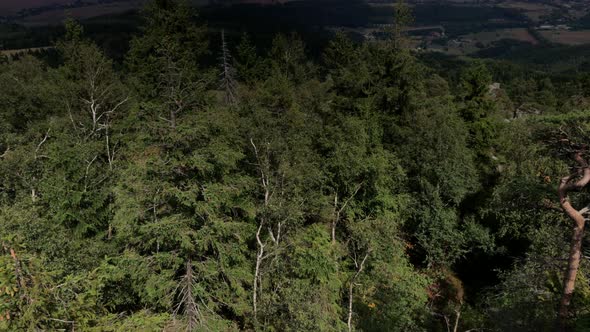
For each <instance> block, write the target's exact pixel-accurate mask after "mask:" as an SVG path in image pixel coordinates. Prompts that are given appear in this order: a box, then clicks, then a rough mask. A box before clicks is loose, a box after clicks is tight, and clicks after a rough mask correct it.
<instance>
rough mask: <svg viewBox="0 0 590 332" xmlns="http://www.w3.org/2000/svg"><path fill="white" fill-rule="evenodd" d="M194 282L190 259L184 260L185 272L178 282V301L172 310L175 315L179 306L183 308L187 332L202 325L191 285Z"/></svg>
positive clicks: (195, 329)
mask: <svg viewBox="0 0 590 332" xmlns="http://www.w3.org/2000/svg"><path fill="white" fill-rule="evenodd" d="M196 282H197V281H196V277H195V275H194V270H193V264H192V261H191V260H190V259H188V260H187V262H186V272H185V274H184V276H183V277H182V280H181V281H180V284H179V287H180V292H179V295H180V301H179V302H178V305H177V306H176V309H175V310H174V315H177V314H178V312H179V311H180V310H181V308H182V309H183V310H184V315H185V316H186V320H187V324H186V331H188V332H192V331H198V330H199V329H198V328H199V327H201V326H202V325H203V324H202V323H203V322H202V318H203V317H202V315H201V311H200V310H199V306H198V305H197V301H196V300H195V295H194V294H193V286H194V285H195V284H196Z"/></svg>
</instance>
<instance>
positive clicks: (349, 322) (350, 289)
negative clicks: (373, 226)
mask: <svg viewBox="0 0 590 332" xmlns="http://www.w3.org/2000/svg"><path fill="white" fill-rule="evenodd" d="M370 254H371V251H370V250H369V251H367V253H366V254H365V257H363V260H362V261H361V262H360V264H359V262H358V261H357V259H356V258H354V265H355V266H356V269H357V270H356V273H355V274H354V276H353V277H352V278H351V279H350V282H349V284H348V319H347V325H348V331H349V332H350V331H352V313H353V310H352V303H353V299H354V284H355V282H356V280H357V278H358V276H359V275H360V274H361V272H363V269H364V268H365V262H366V261H367V258H369V255H370Z"/></svg>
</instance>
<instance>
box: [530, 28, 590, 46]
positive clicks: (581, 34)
mask: <svg viewBox="0 0 590 332" xmlns="http://www.w3.org/2000/svg"><path fill="white" fill-rule="evenodd" d="M540 33H541V35H542V36H543V37H545V38H547V39H548V40H549V41H551V42H553V43H557V44H564V45H582V44H588V43H590V30H575V31H567V30H551V31H540Z"/></svg>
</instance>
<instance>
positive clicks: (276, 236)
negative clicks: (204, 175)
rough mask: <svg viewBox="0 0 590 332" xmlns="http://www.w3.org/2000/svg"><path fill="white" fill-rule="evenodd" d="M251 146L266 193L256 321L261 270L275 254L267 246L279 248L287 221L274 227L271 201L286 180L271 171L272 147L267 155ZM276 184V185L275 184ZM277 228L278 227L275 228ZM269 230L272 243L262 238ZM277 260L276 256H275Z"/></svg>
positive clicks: (254, 298)
mask: <svg viewBox="0 0 590 332" xmlns="http://www.w3.org/2000/svg"><path fill="white" fill-rule="evenodd" d="M250 144H251V145H252V148H253V150H254V156H255V158H256V167H257V170H258V172H259V174H260V175H259V176H260V184H261V187H262V191H263V193H264V200H263V206H262V208H263V211H262V213H261V214H260V223H259V224H258V228H257V230H256V246H257V253H256V264H255V270H254V280H253V289H252V309H253V314H254V320H256V319H257V316H258V293H259V288H260V287H259V285H260V282H261V269H262V263H263V261H264V260H266V259H267V258H269V257H270V256H271V255H272V254H273V253H272V251H271V252H268V250H267V249H266V248H267V245H269V244H274V246H275V247H278V246H279V244H280V241H281V236H282V232H283V223H284V222H285V221H286V220H287V219H286V218H285V219H281V220H278V221H276V222H275V224H276V225H273V221H272V220H271V218H270V217H269V216H268V212H269V208H270V205H271V199H272V197H273V193H274V191H276V190H277V187H282V185H281V183H280V182H281V181H280V179H282V178H284V176H283V177H281V176H280V175H277V174H275V173H273V172H272V171H271V167H270V147H269V144H268V143H267V144H266V153H264V154H263V153H261V151H260V149H259V148H258V146H256V144H255V143H254V140H253V139H252V138H251V139H250ZM275 178H276V179H278V180H276V181H271V180H273V179H275ZM275 182H276V183H275ZM283 194H284V192H282V191H281V190H279V193H278V195H283ZM278 206H279V207H282V205H281V203H280V202H279V204H278ZM274 226H276V227H274ZM265 227H266V228H267V230H268V235H269V238H270V242H267V241H265V240H263V238H262V230H264V229H265ZM275 258H276V255H275Z"/></svg>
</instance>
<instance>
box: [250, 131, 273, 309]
mask: <svg viewBox="0 0 590 332" xmlns="http://www.w3.org/2000/svg"><path fill="white" fill-rule="evenodd" d="M250 144H252V147H253V148H254V155H255V157H256V161H257V164H258V170H259V172H260V182H261V184H262V188H263V189H264V209H265V210H266V209H267V208H268V204H269V200H270V183H269V175H268V172H267V171H266V170H265V168H264V167H263V163H262V160H261V158H260V154H259V152H258V147H256V144H254V140H253V139H250ZM265 213H266V211H264V212H263V216H262V218H261V220H260V225H259V226H258V230H257V231H256V245H257V246H258V253H257V254H256V266H255V270H254V283H253V289H252V310H253V313H254V320H256V319H257V315H258V303H257V300H258V283H259V282H260V265H261V264H262V261H263V260H264V258H265V257H264V247H265V244H264V243H263V242H262V240H261V238H260V233H261V232H262V229H263V228H264V226H265V225H264V224H265V221H266V216H265V215H264V214H265ZM271 233H272V232H271Z"/></svg>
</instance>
